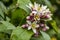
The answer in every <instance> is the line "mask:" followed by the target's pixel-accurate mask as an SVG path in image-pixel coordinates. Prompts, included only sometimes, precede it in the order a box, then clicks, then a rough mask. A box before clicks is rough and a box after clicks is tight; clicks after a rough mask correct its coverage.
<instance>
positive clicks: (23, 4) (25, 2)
mask: <svg viewBox="0 0 60 40" xmlns="http://www.w3.org/2000/svg"><path fill="white" fill-rule="evenodd" d="M17 3H18V5H19V7H20V8H22V9H24V10H25V11H26V12H27V13H29V9H28V8H27V6H26V5H28V4H29V3H31V2H30V0H18V1H17Z"/></svg>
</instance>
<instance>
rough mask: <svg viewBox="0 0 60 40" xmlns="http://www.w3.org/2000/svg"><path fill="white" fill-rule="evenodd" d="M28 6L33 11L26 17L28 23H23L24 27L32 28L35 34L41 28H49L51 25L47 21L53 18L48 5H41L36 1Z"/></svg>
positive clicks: (44, 29)
mask: <svg viewBox="0 0 60 40" xmlns="http://www.w3.org/2000/svg"><path fill="white" fill-rule="evenodd" d="M27 7H28V8H29V9H30V10H31V13H30V15H29V16H27V17H26V19H27V20H26V22H27V23H26V24H24V25H22V27H23V28H28V30H30V29H32V30H33V32H34V33H35V34H38V33H39V31H40V30H42V31H46V30H48V29H49V27H48V26H47V24H46V23H45V22H46V21H49V20H52V18H51V16H52V14H51V12H50V10H49V9H48V8H47V6H44V5H41V6H40V5H39V4H37V3H34V5H33V4H31V3H30V4H29V5H28V6H27Z"/></svg>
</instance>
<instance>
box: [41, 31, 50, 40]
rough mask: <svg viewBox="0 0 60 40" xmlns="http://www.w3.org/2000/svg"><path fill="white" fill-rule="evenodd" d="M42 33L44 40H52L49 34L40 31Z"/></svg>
mask: <svg viewBox="0 0 60 40" xmlns="http://www.w3.org/2000/svg"><path fill="white" fill-rule="evenodd" d="M40 32H41V34H42V36H43V38H44V40H50V36H49V35H48V34H47V33H45V32H43V31H40Z"/></svg>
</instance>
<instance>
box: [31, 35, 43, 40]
mask: <svg viewBox="0 0 60 40" xmlns="http://www.w3.org/2000/svg"><path fill="white" fill-rule="evenodd" d="M31 40H44V38H43V37H42V36H41V35H39V36H38V37H32V38H31Z"/></svg>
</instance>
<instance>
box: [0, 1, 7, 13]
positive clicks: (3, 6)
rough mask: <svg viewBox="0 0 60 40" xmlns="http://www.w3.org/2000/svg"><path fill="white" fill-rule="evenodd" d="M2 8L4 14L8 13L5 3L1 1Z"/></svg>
mask: <svg viewBox="0 0 60 40" xmlns="http://www.w3.org/2000/svg"><path fill="white" fill-rule="evenodd" d="M0 8H1V10H2V11H3V12H5V13H7V9H6V6H5V5H4V4H3V2H1V1H0Z"/></svg>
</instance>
